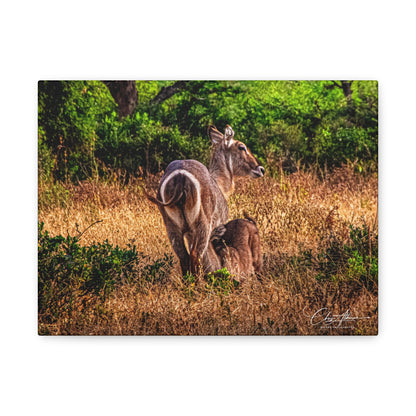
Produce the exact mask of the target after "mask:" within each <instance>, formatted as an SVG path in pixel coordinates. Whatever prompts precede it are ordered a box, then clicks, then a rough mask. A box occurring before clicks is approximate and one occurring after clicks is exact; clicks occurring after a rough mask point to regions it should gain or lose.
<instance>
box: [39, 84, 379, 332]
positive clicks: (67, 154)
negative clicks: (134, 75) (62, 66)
mask: <svg viewBox="0 0 416 416" xmlns="http://www.w3.org/2000/svg"><path fill="white" fill-rule="evenodd" d="M377 156H378V85H377V82H376V81H358V80H355V81H341V80H340V81H331V80H328V81H39V84H38V159H39V174H38V175H39V176H38V179H39V180H38V184H39V190H38V195H39V199H38V203H39V206H38V219H39V232H38V332H39V334H40V335H376V334H377V333H378V220H377V201H378V177H377V175H378V160H377Z"/></svg>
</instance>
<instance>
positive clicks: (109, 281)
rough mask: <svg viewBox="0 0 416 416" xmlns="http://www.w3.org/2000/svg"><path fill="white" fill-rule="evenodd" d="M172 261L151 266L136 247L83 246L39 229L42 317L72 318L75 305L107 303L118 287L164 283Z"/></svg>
mask: <svg viewBox="0 0 416 416" xmlns="http://www.w3.org/2000/svg"><path fill="white" fill-rule="evenodd" d="M172 264H173V257H172V256H171V255H167V254H165V255H164V257H163V258H161V259H156V260H155V261H153V262H150V263H149V257H148V256H144V255H143V254H142V253H139V252H137V250H136V247H135V246H134V245H132V246H129V248H127V249H121V248H119V247H118V246H116V247H114V246H113V245H111V244H110V243H109V242H108V241H104V242H103V243H97V244H93V245H91V246H81V245H80V244H79V239H78V238H77V237H71V236H67V237H63V236H60V235H59V236H56V237H51V236H50V235H49V233H48V231H46V230H44V224H43V223H40V224H39V228H38V305H39V314H42V315H47V316H49V318H50V320H52V321H53V320H54V319H57V318H58V317H62V316H69V317H70V316H71V313H72V311H73V309H74V308H75V307H76V305H79V303H80V302H81V301H83V300H85V296H86V295H90V296H93V298H91V297H90V299H95V300H96V301H97V302H98V301H100V302H102V301H104V300H106V299H107V298H108V296H109V295H110V293H111V292H112V291H113V290H114V288H115V287H116V286H117V285H118V284H125V283H127V284H134V285H138V286H139V285H141V284H143V283H146V282H147V283H150V284H154V283H161V282H163V281H165V279H166V277H167V273H168V271H169V270H170V269H171V267H172Z"/></svg>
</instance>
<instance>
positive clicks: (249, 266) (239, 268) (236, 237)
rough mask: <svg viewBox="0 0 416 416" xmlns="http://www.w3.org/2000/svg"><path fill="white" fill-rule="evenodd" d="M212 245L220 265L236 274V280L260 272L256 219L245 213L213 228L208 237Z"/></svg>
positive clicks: (259, 249) (261, 259)
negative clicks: (243, 216) (242, 216)
mask: <svg viewBox="0 0 416 416" xmlns="http://www.w3.org/2000/svg"><path fill="white" fill-rule="evenodd" d="M210 241H211V244H212V247H213V248H214V251H215V253H216V254H217V256H218V257H219V259H220V262H221V267H227V269H228V271H229V272H230V273H233V274H235V275H236V277H235V278H236V280H239V281H243V280H244V278H246V277H248V276H250V275H252V274H254V273H256V274H258V273H261V271H262V266H263V258H262V255H261V247H260V237H259V230H258V228H257V224H256V221H255V220H253V219H252V218H250V217H249V216H248V215H245V219H242V218H239V219H236V220H232V221H230V222H228V223H227V224H221V225H219V226H218V227H216V228H215V229H214V231H213V232H212V235H211V238H210Z"/></svg>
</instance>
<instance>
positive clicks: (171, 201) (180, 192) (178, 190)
mask: <svg viewBox="0 0 416 416" xmlns="http://www.w3.org/2000/svg"><path fill="white" fill-rule="evenodd" d="M144 195H145V196H146V198H147V199H148V200H149V201H150V202H153V203H154V204H156V205H158V206H161V207H169V206H171V205H175V204H176V203H178V202H179V201H180V200H181V198H182V196H183V189H182V187H181V186H180V184H177V185H176V186H175V190H174V192H173V195H172V196H171V198H170V199H169V201H167V202H163V201H159V199H157V198H155V197H154V196H152V195H149V194H148V193H147V192H146V191H144Z"/></svg>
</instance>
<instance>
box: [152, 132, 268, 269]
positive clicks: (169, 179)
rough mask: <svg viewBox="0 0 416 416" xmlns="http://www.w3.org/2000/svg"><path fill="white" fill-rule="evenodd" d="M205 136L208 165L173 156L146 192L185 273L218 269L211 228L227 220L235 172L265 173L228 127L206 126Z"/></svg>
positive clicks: (257, 174) (254, 176)
mask: <svg viewBox="0 0 416 416" xmlns="http://www.w3.org/2000/svg"><path fill="white" fill-rule="evenodd" d="M208 136H209V137H210V139H211V142H212V144H213V149H212V154H211V161H210V164H209V169H207V168H206V167H205V166H204V165H203V164H202V163H200V162H198V161H196V160H175V161H174V162H171V163H170V164H169V166H168V167H167V168H166V171H165V173H164V175H163V176H162V179H161V180H160V184H159V189H158V191H157V196H156V198H154V197H152V196H149V195H147V197H148V198H149V199H150V201H152V202H154V203H155V204H157V206H158V208H159V210H160V212H161V214H162V217H163V221H164V223H165V226H166V230H167V233H168V237H169V240H170V242H171V244H172V247H173V250H174V251H175V253H176V255H177V256H178V258H179V261H180V265H181V269H182V273H183V274H185V273H186V272H187V271H190V272H191V273H197V272H198V271H199V270H201V269H200V268H201V267H202V271H203V272H204V273H208V272H210V271H215V270H218V269H219V268H220V261H219V259H218V256H217V255H216V254H215V252H214V249H213V248H212V245H211V244H209V240H210V236H211V232H212V230H213V229H214V228H215V227H216V226H218V225H219V224H223V223H225V222H227V220H228V205H227V200H226V197H227V196H228V195H229V194H230V193H231V192H232V190H233V187H234V181H233V179H234V176H250V177H252V178H259V177H261V176H263V175H264V168H263V167H262V166H260V165H259V163H258V162H257V160H256V158H255V157H254V156H253V155H252V154H251V153H250V151H249V150H248V149H247V146H246V145H245V144H244V143H242V142H240V141H238V140H235V139H234V131H233V129H232V128H231V127H230V126H228V125H227V127H226V128H225V131H224V134H222V133H221V132H219V131H218V130H217V129H216V127H214V126H210V127H209V128H208Z"/></svg>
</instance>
